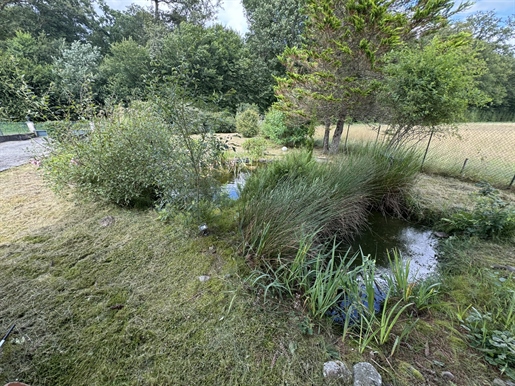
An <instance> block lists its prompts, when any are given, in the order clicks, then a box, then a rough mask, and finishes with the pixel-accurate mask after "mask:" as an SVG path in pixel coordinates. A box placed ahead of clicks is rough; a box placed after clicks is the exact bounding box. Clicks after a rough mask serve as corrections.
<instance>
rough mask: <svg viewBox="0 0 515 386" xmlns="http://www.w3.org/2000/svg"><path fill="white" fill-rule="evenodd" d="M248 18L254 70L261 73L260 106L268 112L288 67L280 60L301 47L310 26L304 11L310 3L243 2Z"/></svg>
mask: <svg viewBox="0 0 515 386" xmlns="http://www.w3.org/2000/svg"><path fill="white" fill-rule="evenodd" d="M242 3H243V7H244V9H245V16H246V18H247V22H248V24H249V32H248V34H247V42H246V43H247V46H248V47H249V50H250V53H251V56H250V61H251V63H252V64H253V66H254V71H253V72H254V73H256V72H259V73H260V74H261V75H260V83H261V84H260V89H261V94H262V96H261V98H260V99H261V101H260V102H259V103H258V104H259V106H260V107H261V108H262V109H263V110H266V109H267V108H268V107H269V106H270V105H271V104H272V103H273V102H274V100H275V96H274V86H275V84H276V81H275V79H274V77H277V76H279V77H283V76H284V75H285V67H284V65H283V64H282V63H281V62H280V61H279V59H278V56H279V55H280V54H282V52H283V51H284V49H285V48H286V47H296V46H299V45H300V43H301V35H302V32H303V30H304V24H305V22H306V15H305V14H304V13H303V11H302V9H303V7H304V5H305V3H306V0H269V1H262V0H243V1H242Z"/></svg>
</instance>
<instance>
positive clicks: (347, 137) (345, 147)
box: [344, 122, 350, 152]
mask: <svg viewBox="0 0 515 386" xmlns="http://www.w3.org/2000/svg"><path fill="white" fill-rule="evenodd" d="M349 129H350V122H349V123H348V124H347V134H346V135H345V145H344V149H345V152H347V140H348V139H349Z"/></svg>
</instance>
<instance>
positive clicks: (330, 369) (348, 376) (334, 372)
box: [324, 361, 352, 384]
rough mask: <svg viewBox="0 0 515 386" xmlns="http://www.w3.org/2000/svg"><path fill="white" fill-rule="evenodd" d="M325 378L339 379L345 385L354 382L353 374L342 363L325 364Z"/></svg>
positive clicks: (331, 362)
mask: <svg viewBox="0 0 515 386" xmlns="http://www.w3.org/2000/svg"><path fill="white" fill-rule="evenodd" d="M324 378H332V379H339V380H341V381H343V383H344V384H350V383H351V381H352V372H351V371H350V370H349V368H348V367H347V365H346V364H345V363H343V362H342V361H330V362H325V363H324Z"/></svg>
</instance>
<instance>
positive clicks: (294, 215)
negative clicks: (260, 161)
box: [240, 145, 420, 263]
mask: <svg viewBox="0 0 515 386" xmlns="http://www.w3.org/2000/svg"><path fill="white" fill-rule="evenodd" d="M418 161H419V159H418V157H417V154H416V153H414V152H410V151H406V150H403V149H395V150H392V149H387V148H386V147H384V146H382V145H375V146H373V145H363V146H361V147H359V148H357V149H355V150H354V151H351V152H350V153H349V154H343V155H340V156H338V157H336V158H334V159H332V160H331V161H330V162H328V163H320V162H316V161H315V160H314V159H313V158H312V155H311V153H310V152H307V151H300V152H296V153H292V154H290V155H288V156H286V157H285V159H284V160H282V161H278V162H276V163H273V164H272V165H270V166H269V167H267V168H265V169H260V170H258V171H257V172H256V173H254V174H253V175H252V176H251V177H250V178H249V179H248V180H247V183H246V185H245V187H244V188H243V190H242V192H241V202H242V208H241V211H240V227H241V231H242V234H243V238H244V241H245V246H246V248H247V252H248V253H249V255H250V256H252V257H254V258H257V259H258V263H259V262H260V261H262V260H263V259H265V260H268V261H270V260H273V259H274V258H275V256H277V255H281V256H283V257H286V256H295V254H296V250H297V249H298V246H299V241H300V240H302V239H303V237H305V235H316V238H315V240H314V243H313V245H320V244H321V243H323V242H324V241H326V240H328V239H331V238H332V237H334V236H336V237H337V238H338V239H340V240H349V239H351V238H352V237H353V236H354V235H356V234H357V233H358V232H359V230H360V229H362V228H363V227H364V226H366V222H367V217H368V213H369V211H370V210H373V209H379V210H382V211H387V212H393V213H395V214H400V213H401V212H402V209H403V208H402V202H403V200H404V199H405V197H406V194H407V192H408V191H409V189H410V187H411V185H412V184H413V181H414V178H415V176H416V174H417V172H418V166H419V165H420V164H419V163H418Z"/></svg>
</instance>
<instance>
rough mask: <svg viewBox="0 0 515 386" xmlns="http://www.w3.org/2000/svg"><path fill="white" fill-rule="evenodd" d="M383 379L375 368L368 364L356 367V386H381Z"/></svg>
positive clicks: (362, 363) (360, 364)
mask: <svg viewBox="0 0 515 386" xmlns="http://www.w3.org/2000/svg"><path fill="white" fill-rule="evenodd" d="M382 384H383V379H382V378H381V374H379V373H378V372H377V370H376V369H375V367H374V366H372V365H371V364H370V363H368V362H360V363H356V364H355V365H354V386H381V385H382Z"/></svg>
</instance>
